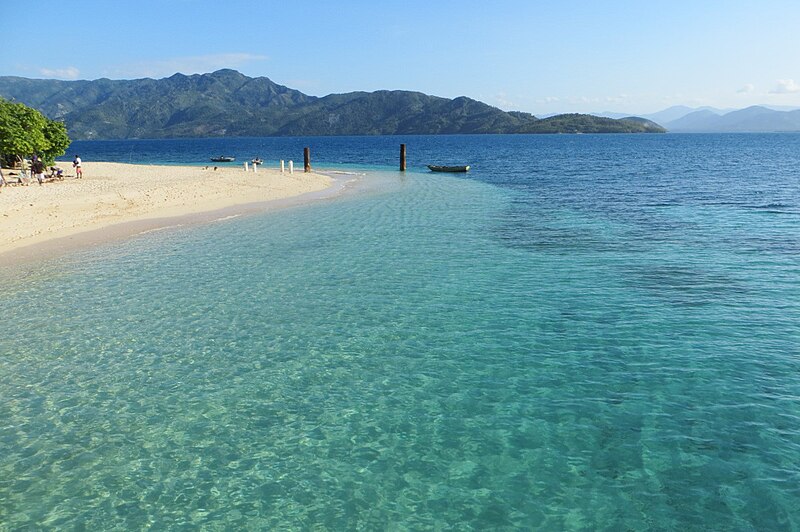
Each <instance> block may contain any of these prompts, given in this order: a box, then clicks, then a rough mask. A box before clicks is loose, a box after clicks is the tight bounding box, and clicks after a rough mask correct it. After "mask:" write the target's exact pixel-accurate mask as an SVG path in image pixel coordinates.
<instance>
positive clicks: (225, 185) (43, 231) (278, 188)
mask: <svg viewBox="0 0 800 532" xmlns="http://www.w3.org/2000/svg"><path fill="white" fill-rule="evenodd" d="M56 165H57V166H59V167H61V168H63V169H64V170H65V173H66V177H65V179H64V180H63V181H53V182H47V183H45V184H44V185H42V186H40V185H39V184H38V183H37V182H36V181H35V180H33V181H32V183H31V184H30V185H29V186H9V187H2V188H0V255H2V256H4V257H5V258H6V259H8V256H9V255H13V254H14V252H15V251H18V250H20V249H21V248H25V247H29V246H33V245H37V244H38V245H44V244H45V243H47V242H48V241H55V240H57V239H58V240H63V237H69V236H73V235H79V234H81V233H86V232H90V231H94V232H96V231H97V230H100V229H104V228H111V227H112V226H114V227H115V226H118V225H119V224H126V223H128V222H137V221H142V220H155V219H163V218H171V217H178V216H185V215H190V214H195V213H204V212H213V211H218V210H221V209H226V208H229V207H234V206H237V205H247V204H250V203H261V202H268V201H272V200H282V199H286V198H291V197H295V196H300V195H303V194H306V193H310V192H315V191H321V190H324V189H326V188H327V187H329V186H330V185H331V184H332V183H333V180H332V179H331V178H330V177H328V176H325V175H322V174H319V173H303V172H302V170H301V171H299V172H298V171H295V173H294V174H289V172H288V170H287V172H286V173H281V172H280V170H278V169H270V168H264V167H259V169H258V171H257V172H256V173H254V172H252V171H250V172H245V171H244V169H243V168H242V167H241V166H232V167H231V166H227V167H218V169H217V170H214V166H208V167H205V168H204V167H202V166H147V165H134V164H122V163H107V162H91V161H89V162H84V163H83V176H84V177H83V179H76V178H75V172H74V170H73V169H72V163H70V162H58V163H56ZM3 173H4V175H5V177H6V180H7V181H11V180H15V179H16V176H10V175H9V173H10V171H8V170H3Z"/></svg>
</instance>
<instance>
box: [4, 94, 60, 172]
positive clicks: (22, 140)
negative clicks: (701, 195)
mask: <svg viewBox="0 0 800 532" xmlns="http://www.w3.org/2000/svg"><path fill="white" fill-rule="evenodd" d="M69 143H70V139H69V137H68V136H67V129H66V126H65V125H64V124H63V123H61V122H55V121H53V120H50V119H48V118H47V117H45V116H44V115H43V114H42V113H40V112H39V111H37V110H35V109H31V108H30V107H27V106H26V105H24V104H21V103H13V102H9V101H8V100H4V99H2V98H0V157H2V158H3V160H4V161H6V163H9V164H13V163H15V162H17V161H20V160H21V159H22V158H23V157H30V156H32V155H39V156H41V157H42V158H43V160H44V161H45V162H46V163H48V164H49V163H52V162H53V161H54V160H55V158H56V157H58V156H59V155H63V154H64V152H65V151H66V149H67V147H68V146H69Z"/></svg>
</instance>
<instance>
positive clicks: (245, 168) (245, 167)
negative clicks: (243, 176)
mask: <svg viewBox="0 0 800 532" xmlns="http://www.w3.org/2000/svg"><path fill="white" fill-rule="evenodd" d="M247 170H249V168H247V161H245V162H244V171H245V172H247Z"/></svg>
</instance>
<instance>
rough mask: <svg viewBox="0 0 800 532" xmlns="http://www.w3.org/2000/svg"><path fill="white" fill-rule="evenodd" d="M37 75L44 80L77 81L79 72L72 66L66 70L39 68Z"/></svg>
mask: <svg viewBox="0 0 800 532" xmlns="http://www.w3.org/2000/svg"><path fill="white" fill-rule="evenodd" d="M39 74H41V75H42V76H44V77H46V78H58V79H78V76H80V74H81V73H80V71H79V70H78V69H77V68H75V67H74V66H70V67H66V68H40V69H39Z"/></svg>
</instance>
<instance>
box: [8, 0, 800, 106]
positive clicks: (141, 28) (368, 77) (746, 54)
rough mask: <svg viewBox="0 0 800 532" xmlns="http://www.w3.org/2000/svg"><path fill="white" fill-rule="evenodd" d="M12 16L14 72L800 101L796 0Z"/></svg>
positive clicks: (197, 4)
mask: <svg viewBox="0 0 800 532" xmlns="http://www.w3.org/2000/svg"><path fill="white" fill-rule="evenodd" d="M0 18H2V20H5V21H6V23H7V28H10V29H11V31H5V32H4V38H3V41H2V42H0V75H5V76H22V77H28V78H54V79H64V80H74V79H98V78H110V79H137V78H144V77H148V78H155V79H158V78H164V77H168V76H170V75H172V74H174V73H176V72H181V73H183V74H195V73H205V72H213V71H215V70H218V69H221V68H233V69H236V70H238V71H239V72H241V73H243V74H245V75H247V76H251V77H258V76H265V77H268V78H270V79H271V80H272V81H274V82H276V83H279V84H281V85H285V86H288V87H290V88H293V89H298V90H300V91H302V92H304V93H306V94H310V95H314V96H325V95H327V94H331V93H343V92H351V91H375V90H383V89H390V90H413V91H420V92H423V93H426V94H432V95H436V96H442V97H446V98H455V97H458V96H468V97H470V98H474V99H477V100H480V101H483V102H486V103H488V104H490V105H494V106H496V107H499V108H501V109H504V110H514V111H526V112H530V113H534V114H537V115H541V114H552V113H562V112H578V113H588V112H608V111H610V112H623V113H631V114H646V113H652V112H656V111H660V110H662V109H664V108H667V107H670V106H673V105H685V106H689V107H701V106H712V107H716V108H722V109H727V108H743V107H747V106H750V105H757V104H766V105H773V106H790V107H800V42H798V41H799V40H800V1H797V0H757V1H756V0H751V1H740V0H727V1H721V0H720V1H711V0H708V1H706V0H692V1H686V0H664V1H662V0H639V1H627V0H582V1H579V0H550V1H540V0H527V1H525V0H494V1H489V0H480V1H473V0H459V1H449V0H443V1H437V0H427V1H422V0H404V1H394V0H387V1H381V0H370V1H365V0H352V1H348V0H338V1H329V2H323V1H312V0H297V1H294V2H292V1H287V0H280V1H272V0H264V1H245V0H224V1H222V0H215V1H209V0H135V1H133V0H131V1H128V0H103V1H100V0H72V1H69V2H65V1H64V0H40V1H37V2H31V1H30V0H24V1H20V0H0ZM13 21H17V22H13Z"/></svg>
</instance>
